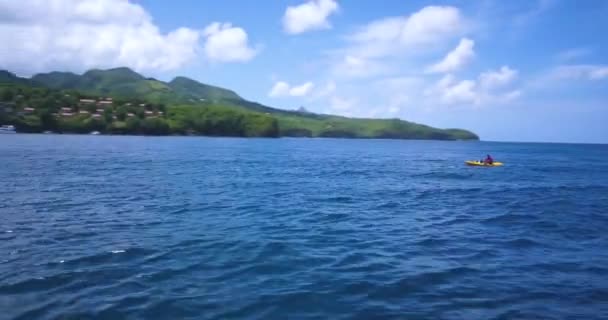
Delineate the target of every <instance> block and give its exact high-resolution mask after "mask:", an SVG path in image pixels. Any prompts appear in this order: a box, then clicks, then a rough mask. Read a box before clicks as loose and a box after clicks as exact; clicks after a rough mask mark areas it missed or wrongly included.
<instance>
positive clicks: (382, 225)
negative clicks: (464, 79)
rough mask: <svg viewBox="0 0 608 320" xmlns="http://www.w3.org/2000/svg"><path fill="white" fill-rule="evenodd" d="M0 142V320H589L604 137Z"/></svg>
mask: <svg viewBox="0 0 608 320" xmlns="http://www.w3.org/2000/svg"><path fill="white" fill-rule="evenodd" d="M0 139H1V140H2V141H0V154H2V155H3V159H2V160H3V168H2V169H0V179H1V181H4V182H5V185H4V188H3V190H0V218H2V219H1V221H0V252H1V253H3V255H2V256H1V257H0V310H2V311H3V313H1V314H0V319H285V318H289V319H606V318H608V307H606V306H608V300H607V299H608V298H607V297H608V289H607V288H608V281H607V280H606V279H608V267H606V266H607V265H608V251H607V250H606V249H605V248H608V236H607V233H606V230H607V229H608V215H607V213H608V207H607V205H606V203H608V166H606V165H605V161H604V160H605V159H606V158H607V156H608V149H607V148H606V147H605V146H575V145H563V146H562V145H559V146H556V145H525V144H497V143H459V142H454V143H445V142H420V141H371V140H362V141H360V140H346V141H345V140H333V139H319V140H310V139H302V140H298V139H279V140H266V139H249V140H245V139H219V138H218V139H211V138H197V139H193V138H150V137H89V136H67V135H66V136H46V135H45V136H42V135H11V137H10V138H9V137H3V136H0ZM531 146H533V148H532V147H531ZM531 148H532V149H533V150H534V152H529V150H532V149H531ZM581 148H583V149H581ZM489 149H491V150H493V151H492V153H493V154H495V155H496V157H498V158H500V159H501V160H502V159H504V161H505V163H507V165H506V166H505V167H502V168H497V170H493V169H487V168H469V167H465V166H464V165H462V161H463V160H464V159H468V158H471V157H475V156H479V155H483V154H485V153H486V150H489ZM526 150H528V151H526ZM581 154H584V155H585V158H584V159H583V158H581ZM549 156H552V157H555V158H556V160H555V161H554V162H551V163H549V164H547V163H546V161H545V159H546V158H548V157H549ZM577 161H578V163H579V164H580V165H578V166H572V165H571V163H575V162H577ZM582 161H591V162H593V163H594V165H593V166H590V165H589V166H588V165H585V164H584V163H580V162H582ZM591 168H593V169H591Z"/></svg>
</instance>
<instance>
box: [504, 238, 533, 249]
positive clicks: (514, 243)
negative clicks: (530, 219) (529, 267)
mask: <svg viewBox="0 0 608 320" xmlns="http://www.w3.org/2000/svg"><path fill="white" fill-rule="evenodd" d="M503 245H506V246H507V247H513V248H531V247H536V246H541V245H542V243H540V242H538V241H535V240H532V239H527V238H519V239H514V240H509V241H505V242H503Z"/></svg>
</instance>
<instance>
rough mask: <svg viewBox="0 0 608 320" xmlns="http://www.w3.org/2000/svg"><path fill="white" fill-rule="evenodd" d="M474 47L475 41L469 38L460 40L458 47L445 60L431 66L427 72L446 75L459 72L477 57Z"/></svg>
mask: <svg viewBox="0 0 608 320" xmlns="http://www.w3.org/2000/svg"><path fill="white" fill-rule="evenodd" d="M474 46H475V41H473V40H471V39H467V38H463V39H460V43H459V44H458V46H457V47H456V48H454V50H452V51H450V52H449V53H448V54H447V55H446V56H445V57H444V58H443V60H441V61H439V62H437V63H436V64H434V65H432V66H430V67H429V68H428V69H427V72H430V73H446V72H454V71H457V70H459V69H460V68H462V67H463V66H465V65H466V64H467V63H469V61H471V59H473V57H474V56H475V52H474V51H473V47H474Z"/></svg>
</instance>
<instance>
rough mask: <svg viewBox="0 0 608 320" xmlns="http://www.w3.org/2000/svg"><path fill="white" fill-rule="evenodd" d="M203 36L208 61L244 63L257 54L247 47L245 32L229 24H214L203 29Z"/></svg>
mask: <svg viewBox="0 0 608 320" xmlns="http://www.w3.org/2000/svg"><path fill="white" fill-rule="evenodd" d="M203 35H204V36H205V37H206V38H207V39H206V42H205V46H204V50H205V54H206V56H207V58H208V59H209V60H210V61H217V62H244V61H249V60H251V59H252V58H253V57H254V56H255V55H256V54H257V51H256V50H254V49H252V48H250V47H249V44H248V37H247V33H246V32H245V30H243V29H242V28H238V27H233V26H232V25H231V24H230V23H219V22H214V23H212V24H210V25H209V26H207V27H206V28H205V30H204V31H203Z"/></svg>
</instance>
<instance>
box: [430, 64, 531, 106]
mask: <svg viewBox="0 0 608 320" xmlns="http://www.w3.org/2000/svg"><path fill="white" fill-rule="evenodd" d="M517 74H518V71H517V70H514V69H511V68H509V67H508V66H503V67H501V68H500V70H498V71H492V70H490V71H486V72H483V73H482V74H480V75H479V77H478V79H477V81H475V80H457V79H456V78H455V77H454V75H452V74H447V75H445V76H443V77H442V78H441V79H440V80H439V81H438V82H437V83H436V84H435V85H433V86H431V87H430V88H429V89H427V90H426V91H425V95H426V96H427V97H429V98H430V99H434V98H437V99H438V100H439V102H441V103H443V104H448V105H453V104H472V105H489V104H501V103H505V102H509V101H512V100H515V99H517V98H519V97H520V96H521V94H522V92H521V90H518V89H516V90H511V91H507V92H504V91H500V90H499V89H501V88H504V87H506V86H508V85H509V84H511V83H513V81H514V80H515V79H516V77H517Z"/></svg>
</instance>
